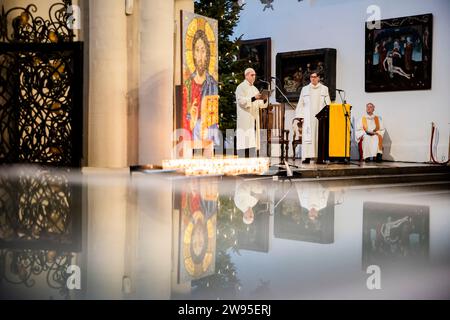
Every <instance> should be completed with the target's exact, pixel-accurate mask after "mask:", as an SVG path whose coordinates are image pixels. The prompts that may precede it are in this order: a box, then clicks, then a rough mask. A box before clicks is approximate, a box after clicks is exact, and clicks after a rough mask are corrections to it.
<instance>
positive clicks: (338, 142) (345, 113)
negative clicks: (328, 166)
mask: <svg viewBox="0 0 450 320" xmlns="http://www.w3.org/2000/svg"><path fill="white" fill-rule="evenodd" d="M351 109H352V107H351V105H349V104H342V103H332V104H330V105H327V106H325V107H323V108H322V110H320V112H319V113H318V114H317V115H316V118H317V119H318V120H319V132H318V155H317V163H327V162H330V161H333V162H343V163H350V112H351Z"/></svg>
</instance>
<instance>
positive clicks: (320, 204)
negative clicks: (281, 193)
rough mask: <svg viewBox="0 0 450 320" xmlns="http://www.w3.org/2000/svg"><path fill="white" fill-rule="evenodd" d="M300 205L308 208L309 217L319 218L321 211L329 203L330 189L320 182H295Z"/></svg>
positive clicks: (312, 218)
mask: <svg viewBox="0 0 450 320" xmlns="http://www.w3.org/2000/svg"><path fill="white" fill-rule="evenodd" d="M295 188H296V189H297V194H298V199H299V201H300V205H301V206H302V207H303V208H305V209H306V210H308V218H309V219H310V220H313V221H314V220H317V218H318V217H319V211H320V210H322V209H324V208H325V207H326V206H327V204H328V197H329V195H330V191H329V190H328V189H327V188H324V187H323V186H322V185H321V184H319V183H311V182H303V183H302V182H298V183H296V184H295Z"/></svg>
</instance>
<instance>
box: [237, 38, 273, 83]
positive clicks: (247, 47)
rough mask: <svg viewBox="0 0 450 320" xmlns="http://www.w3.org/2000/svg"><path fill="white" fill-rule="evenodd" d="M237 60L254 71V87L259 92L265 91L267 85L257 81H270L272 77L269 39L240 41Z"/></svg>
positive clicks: (270, 43)
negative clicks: (255, 77) (242, 61)
mask: <svg viewBox="0 0 450 320" xmlns="http://www.w3.org/2000/svg"><path fill="white" fill-rule="evenodd" d="M239 59H240V60H244V65H246V66H248V67H252V68H253V69H255V71H256V75H257V79H256V82H255V86H256V87H257V88H258V89H259V90H261V89H263V88H264V89H265V88H266V87H267V85H266V84H265V83H263V82H261V81H259V80H260V79H262V80H266V81H270V77H271V76H272V42H271V38H260V39H252V40H241V41H240V45H239Z"/></svg>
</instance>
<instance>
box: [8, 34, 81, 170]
mask: <svg viewBox="0 0 450 320" xmlns="http://www.w3.org/2000/svg"><path fill="white" fill-rule="evenodd" d="M82 57H83V50H82V44H81V43H79V42H72V43H61V44H37V43H28V44H25V43H23V44H5V43H4V44H0V130H1V131H0V132H1V134H0V162H3V163H18V162H27V163H30V162H32V163H43V164H51V165H58V166H80V160H81V155H82V123H83V122H82V121H83V118H82V111H83V110H82Z"/></svg>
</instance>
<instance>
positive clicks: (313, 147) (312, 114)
mask: <svg viewBox="0 0 450 320" xmlns="http://www.w3.org/2000/svg"><path fill="white" fill-rule="evenodd" d="M330 103H331V100H330V95H329V93H328V87H327V86H325V85H323V84H321V83H319V84H318V85H317V86H314V85H312V84H309V85H307V86H305V87H303V88H302V91H301V92H300V98H299V100H298V104H297V108H296V109H295V117H297V118H303V119H304V120H303V125H302V159H305V158H316V157H317V149H318V148H317V141H318V131H319V121H318V120H317V118H316V114H318V113H319V112H320V110H322V108H323V107H325V106H326V105H329V104H330ZM295 125H296V123H294V126H295Z"/></svg>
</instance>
